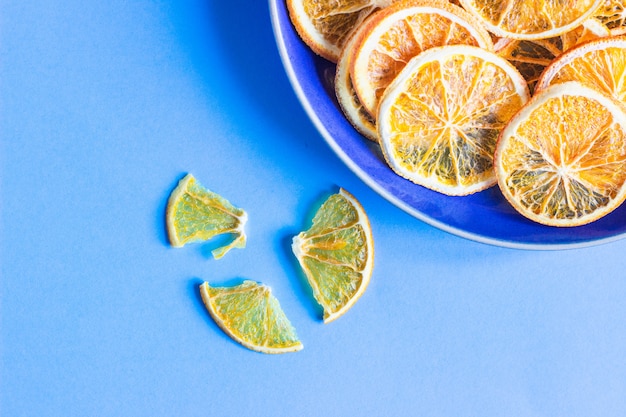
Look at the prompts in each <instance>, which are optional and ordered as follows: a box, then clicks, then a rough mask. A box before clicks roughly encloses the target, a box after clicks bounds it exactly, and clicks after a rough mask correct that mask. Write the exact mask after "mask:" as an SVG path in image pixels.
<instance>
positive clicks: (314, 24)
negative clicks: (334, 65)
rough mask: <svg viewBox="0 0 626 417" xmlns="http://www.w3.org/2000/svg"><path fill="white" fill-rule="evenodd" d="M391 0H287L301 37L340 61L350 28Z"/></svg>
mask: <svg viewBox="0 0 626 417" xmlns="http://www.w3.org/2000/svg"><path fill="white" fill-rule="evenodd" d="M392 1H394V0H287V8H288V10H289V17H290V18H291V21H292V23H293V25H294V26H295V28H296V31H297V32H298V34H299V35H300V37H301V38H302V40H303V41H304V42H305V43H306V44H307V45H308V46H309V47H310V48H311V49H312V50H313V51H314V52H315V53H317V54H318V55H320V56H322V57H324V58H326V59H328V60H330V61H332V62H337V59H338V58H339V54H340V53H341V49H342V48H343V44H344V42H345V41H346V39H347V37H348V35H349V34H350V32H351V31H352V30H353V29H354V28H356V27H357V26H359V25H360V24H361V23H362V22H363V20H365V18H366V17H367V16H369V15H370V14H371V13H372V12H374V11H375V10H377V9H379V8H382V7H386V6H388V5H389V4H390V3H391V2H392Z"/></svg>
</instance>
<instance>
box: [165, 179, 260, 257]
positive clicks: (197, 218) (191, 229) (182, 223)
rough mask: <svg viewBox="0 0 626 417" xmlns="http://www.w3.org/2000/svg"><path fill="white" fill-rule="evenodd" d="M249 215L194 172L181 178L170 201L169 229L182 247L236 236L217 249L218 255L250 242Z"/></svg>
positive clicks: (172, 239)
mask: <svg viewBox="0 0 626 417" xmlns="http://www.w3.org/2000/svg"><path fill="white" fill-rule="evenodd" d="M247 219H248V215H247V214H246V212H245V211H243V210H242V209H240V208H237V207H235V206H233V205H232V204H231V203H230V202H228V200H226V199H225V198H223V197H221V196H220V195H218V194H216V193H214V192H212V191H210V190H208V189H206V188H205V187H203V186H202V185H201V184H200V183H198V182H197V181H196V179H195V178H194V177H193V175H191V174H187V175H186V176H185V177H184V178H183V179H182V180H180V182H179V183H178V186H177V187H176V188H175V189H174V191H172V194H171V195H170V198H169V200H168V203H167V213H166V221H167V231H168V234H169V239H170V242H171V244H172V246H175V247H181V246H184V245H185V244H187V243H191V242H198V241H206V240H209V239H211V238H212V237H214V236H217V235H222V234H233V235H234V236H235V237H234V239H233V240H232V242H231V243H229V244H228V245H226V246H222V247H220V248H217V249H215V250H213V252H212V253H213V256H214V257H215V258H216V259H219V258H221V257H222V256H224V254H226V252H228V251H229V250H230V249H232V248H243V247H245V246H246V233H245V231H244V225H245V224H246V221H247Z"/></svg>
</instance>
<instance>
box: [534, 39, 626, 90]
mask: <svg viewBox="0 0 626 417" xmlns="http://www.w3.org/2000/svg"><path fill="white" fill-rule="evenodd" d="M567 81H579V82H581V83H583V84H585V85H588V86H590V87H593V88H595V89H597V90H599V91H602V92H604V93H606V94H608V95H611V96H613V97H615V98H616V99H618V100H620V101H622V102H624V100H626V37H621V36H620V37H610V38H602V39H598V40H595V41H592V42H587V43H585V44H582V45H580V46H577V47H576V48H573V49H570V50H569V51H568V52H566V53H565V54H563V55H561V56H560V57H559V58H558V59H556V60H555V61H554V62H553V63H551V64H550V65H549V66H548V67H547V68H546V69H545V71H544V73H543V74H542V76H541V78H540V79H539V81H538V82H537V89H539V90H541V89H545V88H547V87H548V86H549V85H551V84H557V83H563V82H567Z"/></svg>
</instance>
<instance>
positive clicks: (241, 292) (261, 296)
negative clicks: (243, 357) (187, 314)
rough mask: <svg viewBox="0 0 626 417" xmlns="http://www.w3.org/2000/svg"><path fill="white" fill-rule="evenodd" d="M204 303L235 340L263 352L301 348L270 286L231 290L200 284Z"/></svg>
mask: <svg viewBox="0 0 626 417" xmlns="http://www.w3.org/2000/svg"><path fill="white" fill-rule="evenodd" d="M200 294H201V295H202V301H203V302H204V305H205V306H206V308H207V310H208V311H209V314H210V315H211V317H212V318H213V320H215V322H216V323H217V325H218V326H219V327H220V328H221V329H222V330H224V332H226V334H228V335H229V336H230V337H231V338H232V339H233V340H235V341H237V342H238V343H241V344H242V345H243V346H245V347H247V348H248V349H252V350H255V351H257V352H262V353H285V352H295V351H298V350H301V349H302V347H303V346H302V343H301V342H300V340H299V339H298V336H297V334H296V331H295V329H294V327H293V326H292V325H291V322H290V321H289V319H287V316H286V315H285V313H284V312H283V310H282V309H281V307H280V304H279V303H278V300H277V299H276V297H274V296H273V295H272V293H271V290H270V288H269V287H268V286H266V285H262V284H259V283H257V282H254V281H247V280H246V281H244V282H243V283H241V284H240V285H236V286H232V287H212V286H211V285H209V283H208V282H204V283H202V284H201V285H200Z"/></svg>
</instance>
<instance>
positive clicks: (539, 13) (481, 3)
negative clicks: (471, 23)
mask: <svg viewBox="0 0 626 417" xmlns="http://www.w3.org/2000/svg"><path fill="white" fill-rule="evenodd" d="M460 1H461V4H462V5H463V7H464V8H465V9H466V10H467V11H469V12H470V13H472V14H474V15H475V16H476V17H477V18H479V19H480V20H481V21H482V22H483V24H484V25H485V27H486V28H487V30H489V31H490V32H493V33H494V34H496V35H497V36H500V37H505V38H513V39H547V38H552V37H554V36H558V35H562V34H564V33H566V32H569V31H570V30H572V29H574V28H576V27H577V26H579V25H581V24H582V23H583V22H584V21H585V20H586V19H587V18H589V17H591V16H592V15H593V13H594V12H595V11H596V10H597V9H598V7H599V6H600V4H601V3H602V2H603V1H604V0H576V1H573V0H570V1H563V0H544V1H541V2H536V1H533V0H460Z"/></svg>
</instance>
